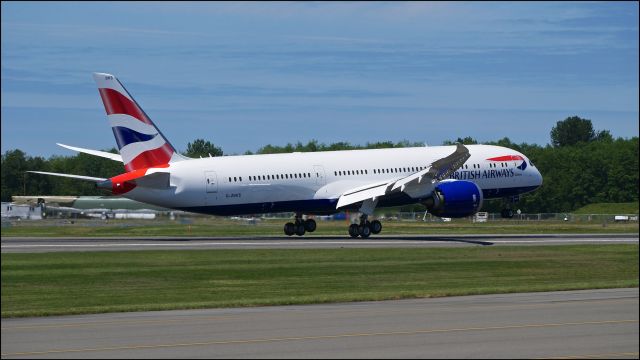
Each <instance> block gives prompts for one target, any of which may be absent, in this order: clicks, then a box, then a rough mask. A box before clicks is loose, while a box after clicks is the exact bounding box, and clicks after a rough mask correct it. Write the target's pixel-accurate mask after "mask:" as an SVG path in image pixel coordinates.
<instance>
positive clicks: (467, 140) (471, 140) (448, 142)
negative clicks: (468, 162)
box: [442, 136, 478, 145]
mask: <svg viewBox="0 0 640 360" xmlns="http://www.w3.org/2000/svg"><path fill="white" fill-rule="evenodd" d="M457 143H460V144H464V145H474V144H477V143H478V141H477V140H476V139H474V138H472V137H471V136H467V137H465V138H464V139H463V138H460V137H459V138H458V139H457V140H455V141H451V140H445V141H443V142H442V145H454V144H457Z"/></svg>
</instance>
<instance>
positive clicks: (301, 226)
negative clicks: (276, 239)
mask: <svg viewBox="0 0 640 360" xmlns="http://www.w3.org/2000/svg"><path fill="white" fill-rule="evenodd" d="M304 232H305V230H304V224H302V223H301V224H298V225H296V235H298V236H302V235H304Z"/></svg>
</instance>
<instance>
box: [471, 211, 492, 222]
mask: <svg viewBox="0 0 640 360" xmlns="http://www.w3.org/2000/svg"><path fill="white" fill-rule="evenodd" d="M488 219H489V213H488V212H486V211H479V212H477V213H476V214H475V216H474V217H473V222H487V220H488Z"/></svg>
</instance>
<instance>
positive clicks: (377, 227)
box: [371, 220, 382, 234]
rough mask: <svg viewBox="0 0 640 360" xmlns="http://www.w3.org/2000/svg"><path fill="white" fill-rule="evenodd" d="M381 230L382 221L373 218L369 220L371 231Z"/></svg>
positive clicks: (378, 231) (373, 232) (375, 232)
mask: <svg viewBox="0 0 640 360" xmlns="http://www.w3.org/2000/svg"><path fill="white" fill-rule="evenodd" d="M381 231H382V223H381V222H380V221H378V220H373V221H372V222H371V233H372V234H380V232H381Z"/></svg>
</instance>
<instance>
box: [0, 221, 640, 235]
mask: <svg viewBox="0 0 640 360" xmlns="http://www.w3.org/2000/svg"><path fill="white" fill-rule="evenodd" d="M287 221H291V220H287V219H269V220H261V221H259V222H257V223H255V224H252V223H247V222H245V221H242V220H229V219H224V218H203V219H196V220H193V221H192V223H189V224H180V223H178V222H174V221H167V220H157V221H148V220H147V221H145V220H141V221H128V220H110V221H109V222H104V221H100V220H75V221H74V222H73V224H71V222H70V221H62V220H46V221H31V222H29V221H22V222H14V223H15V225H12V226H8V227H3V228H2V236H46V237H56V236H58V237H60V236H82V237H96V236H264V235H277V236H283V235H284V233H283V227H284V224H285V223H286V222H287ZM382 226H383V230H382V234H383V235H400V234H414V235H418V234H421V235H433V234H438V235H445V234H446V235H453V234H456V235H457V234H474V235H475V234H566V233H571V234H585V233H636V234H637V233H638V222H637V221H635V222H623V223H613V222H608V223H606V222H605V223H602V222H582V223H581V222H564V221H520V220H517V219H512V220H501V221H491V222H487V223H472V222H470V221H469V220H466V219H461V220H454V221H452V222H449V223H438V222H433V223H432V222H427V223H425V222H422V221H383V222H382ZM348 227H349V223H348V222H347V221H318V228H317V230H316V231H315V232H314V233H313V234H311V235H312V236H313V235H319V236H322V235H343V236H345V237H348V232H347V229H348ZM309 235H310V234H307V235H306V236H309ZM294 237H295V236H294Z"/></svg>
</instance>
